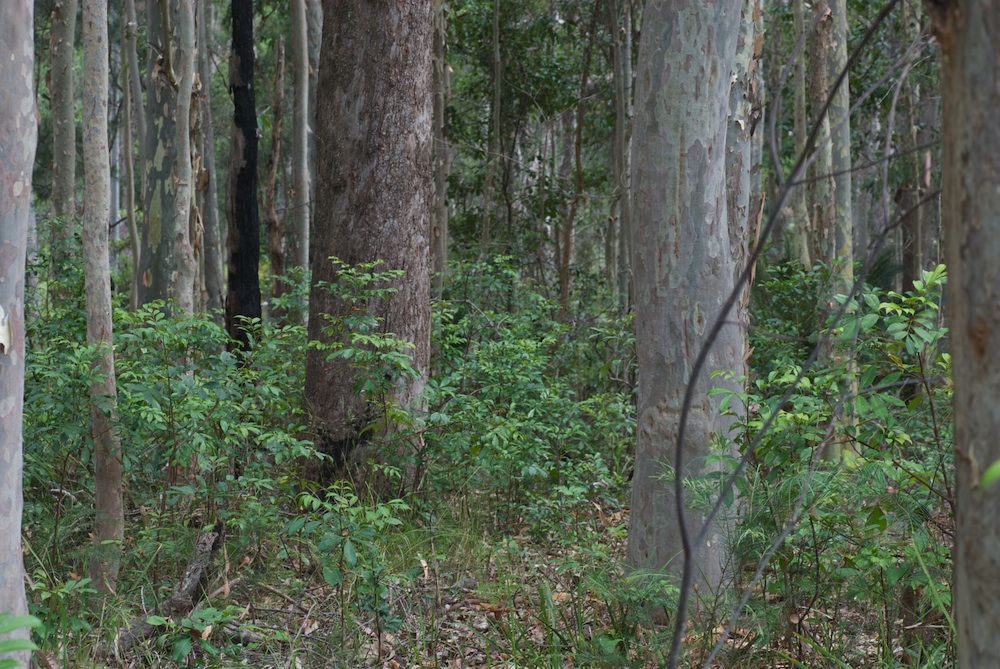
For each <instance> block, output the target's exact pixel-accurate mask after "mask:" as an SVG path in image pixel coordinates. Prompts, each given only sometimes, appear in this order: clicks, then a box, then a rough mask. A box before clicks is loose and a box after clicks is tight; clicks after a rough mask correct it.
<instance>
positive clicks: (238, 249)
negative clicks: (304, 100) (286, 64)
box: [226, 0, 261, 346]
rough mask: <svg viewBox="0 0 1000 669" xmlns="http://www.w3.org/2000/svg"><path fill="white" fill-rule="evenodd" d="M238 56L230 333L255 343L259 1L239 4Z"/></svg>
mask: <svg viewBox="0 0 1000 669" xmlns="http://www.w3.org/2000/svg"><path fill="white" fill-rule="evenodd" d="M232 28H233V52H232V55H231V56H230V59H229V90H230V91H231V92H232V95H233V136H232V141H231V142H230V145H229V146H230V148H229V155H230V159H229V185H228V188H227V189H226V218H227V219H228V221H229V291H228V293H227V296H226V330H227V331H228V332H229V336H230V337H232V338H233V340H234V341H236V342H239V343H240V344H241V345H243V346H246V345H247V344H248V343H249V339H248V337H247V333H246V332H245V331H244V330H243V323H244V319H246V318H260V315H261V309H260V278H259V277H258V274H257V270H258V267H259V265H260V213H259V212H258V210H257V183H258V180H257V106H256V101H255V94H254V87H253V83H254V81H253V77H254V53H253V49H254V43H253V0H233V26H232Z"/></svg>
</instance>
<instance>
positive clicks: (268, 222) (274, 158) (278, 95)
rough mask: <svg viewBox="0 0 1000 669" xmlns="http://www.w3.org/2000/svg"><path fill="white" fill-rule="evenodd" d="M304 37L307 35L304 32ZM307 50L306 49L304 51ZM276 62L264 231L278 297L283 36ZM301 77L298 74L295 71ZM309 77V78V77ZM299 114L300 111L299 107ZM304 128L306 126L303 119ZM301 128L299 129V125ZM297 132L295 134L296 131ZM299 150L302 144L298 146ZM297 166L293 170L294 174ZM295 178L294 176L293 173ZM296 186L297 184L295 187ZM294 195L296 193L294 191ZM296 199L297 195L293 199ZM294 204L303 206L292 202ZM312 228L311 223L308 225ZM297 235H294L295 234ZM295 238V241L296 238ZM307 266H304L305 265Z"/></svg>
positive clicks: (282, 251) (282, 223) (280, 291)
mask: <svg viewBox="0 0 1000 669" xmlns="http://www.w3.org/2000/svg"><path fill="white" fill-rule="evenodd" d="M296 1H298V0H296ZM299 37H300V36H299V35H293V36H292V38H293V39H298V38H299ZM301 37H304V35H302V36H301ZM304 51H305V49H304V48H303V52H304ZM274 53H275V63H274V69H275V71H276V75H275V78H274V100H273V102H272V103H271V109H272V110H273V111H272V113H271V115H272V120H271V148H270V150H269V151H268V153H267V177H266V180H265V183H264V230H266V231H267V249H268V257H269V258H270V261H271V297H272V298H274V297H278V296H280V295H283V294H284V293H285V292H286V290H287V288H286V286H285V282H284V281H280V280H279V279H278V277H282V276H284V275H285V261H286V256H285V246H284V242H285V221H286V220H287V215H285V216H280V217H279V216H278V203H277V199H278V198H277V194H278V166H279V165H280V163H281V128H282V125H283V120H284V114H283V109H284V106H285V42H284V40H282V38H281V37H280V36H279V37H278V39H277V42H276V43H275V49H274ZM295 76H296V77H297V76H298V73H295ZM306 79H307V80H308V77H306ZM296 113H298V110H296ZM302 127H303V128H306V126H305V124H304V120H303V126H302ZM296 130H298V128H296ZM293 134H294V133H293ZM305 136H306V135H305V133H304V132H303V135H302V137H297V136H296V137H295V141H296V142H298V141H299V140H300V139H301V140H303V141H302V144H301V150H302V156H301V157H302V160H303V161H304V160H305V158H306V153H305V152H306V142H305V141H304V140H305ZM295 148H296V149H297V150H298V149H299V148H300V147H299V146H298V145H296V146H295ZM298 158H299V157H298V156H296V157H294V158H293V159H292V160H293V162H294V161H295V160H298ZM294 172H295V171H294V169H293V170H292V173H293V175H294ZM293 179H294V176H293ZM305 183H306V186H307V187H308V183H309V182H308V179H307V180H306V182H305ZM294 189H295V187H294V186H293V190H294ZM293 195H294V194H293ZM290 199H292V201H293V202H294V198H290ZM292 206H293V207H296V206H299V205H295V204H293V205H292ZM301 206H302V208H303V210H304V211H306V212H308V208H309V207H308V203H302V204H301ZM306 223H307V224H308V216H307V217H306ZM306 229H307V230H308V225H307V226H306ZM293 237H294V235H293ZM293 241H294V240H293ZM302 266H303V267H304V265H302ZM270 313H271V315H272V316H278V317H279V318H284V316H285V314H284V312H279V311H278V310H276V309H274V308H273V307H272V308H271V311H270Z"/></svg>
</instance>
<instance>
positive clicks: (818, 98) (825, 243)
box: [808, 0, 835, 263]
mask: <svg viewBox="0 0 1000 669" xmlns="http://www.w3.org/2000/svg"><path fill="white" fill-rule="evenodd" d="M813 12H814V13H817V14H819V16H820V18H819V23H818V24H817V26H816V30H815V32H814V33H813V34H812V35H811V39H810V49H809V98H810V99H809V106H810V108H811V110H812V113H813V115H814V116H815V115H816V114H818V113H819V111H820V110H821V109H823V108H824V106H825V105H826V98H827V96H828V95H829V93H830V75H829V64H830V58H829V53H830V48H831V43H832V41H833V19H832V17H831V16H830V7H829V4H828V2H827V0H819V2H817V3H815V4H814V5H813ZM813 123H818V124H819V126H820V130H819V134H817V135H816V143H815V147H816V149H815V156H814V157H813V162H812V166H811V169H810V170H809V173H808V174H809V177H810V178H811V181H810V182H809V191H808V194H809V217H810V218H811V225H810V229H811V231H812V256H813V259H815V260H818V261H821V262H825V263H830V262H832V261H833V259H834V248H835V247H834V238H833V234H834V233H833V215H834V201H833V178H832V176H831V175H832V172H833V147H832V145H831V142H830V114H829V113H827V114H824V115H823V117H822V118H814V119H813Z"/></svg>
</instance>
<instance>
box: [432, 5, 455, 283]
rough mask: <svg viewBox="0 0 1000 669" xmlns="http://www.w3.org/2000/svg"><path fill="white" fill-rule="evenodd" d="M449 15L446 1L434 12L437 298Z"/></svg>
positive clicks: (443, 227) (444, 210)
mask: <svg viewBox="0 0 1000 669" xmlns="http://www.w3.org/2000/svg"><path fill="white" fill-rule="evenodd" d="M447 38H448V12H447V6H446V5H445V2H444V0H437V2H436V6H435V9H434V78H433V88H434V205H433V207H431V232H430V240H431V271H432V272H433V279H432V280H433V284H434V286H433V288H434V294H435V295H436V296H437V297H440V296H441V291H442V290H443V288H444V281H445V278H446V277H445V274H446V271H447V268H448V176H449V175H450V174H451V147H450V146H448V136H447V131H446V129H445V112H446V111H447V109H448V98H449V97H450V96H451V76H450V74H449V67H448V49H447Z"/></svg>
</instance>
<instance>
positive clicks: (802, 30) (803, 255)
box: [788, 0, 812, 269]
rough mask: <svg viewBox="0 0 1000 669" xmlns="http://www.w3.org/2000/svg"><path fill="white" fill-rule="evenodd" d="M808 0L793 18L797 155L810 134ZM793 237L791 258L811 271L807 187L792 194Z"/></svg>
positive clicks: (795, 4) (799, 3)
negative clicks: (807, 58)
mask: <svg viewBox="0 0 1000 669" xmlns="http://www.w3.org/2000/svg"><path fill="white" fill-rule="evenodd" d="M804 4H805V0H792V15H793V23H794V26H795V43H796V44H798V43H799V40H803V43H802V48H801V49H799V50H798V51H797V52H796V54H795V63H794V71H793V75H792V87H793V89H794V100H795V102H794V105H795V106H794V126H795V155H796V156H799V155H802V152H803V151H805V150H806V141H808V137H809V131H808V128H807V118H806V49H807V48H808V47H807V44H808V42H806V41H805V39H806V20H805V7H804ZM788 227H790V228H791V229H790V230H788V232H789V233H790V236H791V244H790V246H791V257H792V258H793V259H794V260H797V261H798V263H799V264H800V265H801V266H802V267H804V268H806V269H809V268H811V267H812V252H811V249H810V244H809V240H810V238H811V236H812V235H811V230H812V219H811V217H810V216H809V205H808V200H807V197H806V186H805V185H799V186H796V187H795V190H794V191H793V192H792V222H791V224H790V225H789V226H788Z"/></svg>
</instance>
